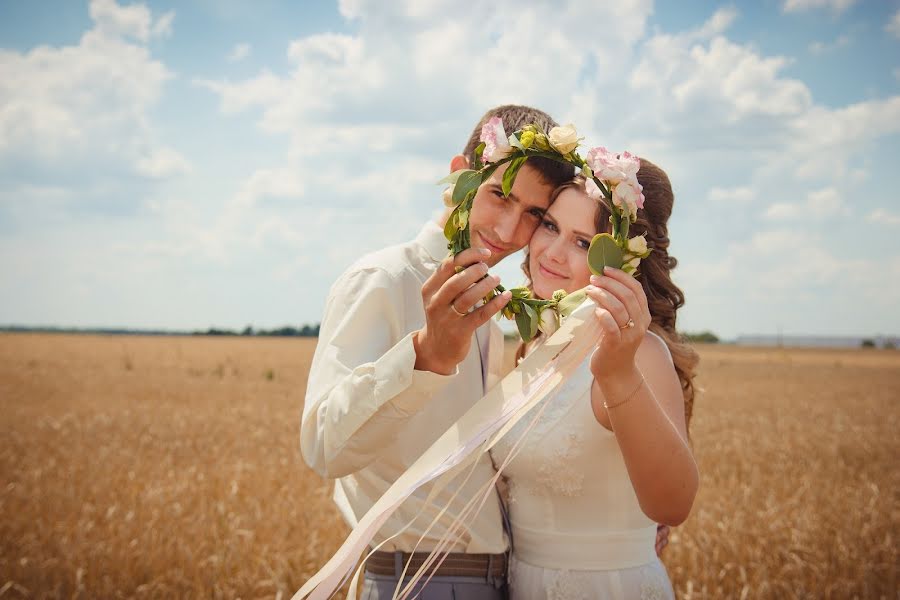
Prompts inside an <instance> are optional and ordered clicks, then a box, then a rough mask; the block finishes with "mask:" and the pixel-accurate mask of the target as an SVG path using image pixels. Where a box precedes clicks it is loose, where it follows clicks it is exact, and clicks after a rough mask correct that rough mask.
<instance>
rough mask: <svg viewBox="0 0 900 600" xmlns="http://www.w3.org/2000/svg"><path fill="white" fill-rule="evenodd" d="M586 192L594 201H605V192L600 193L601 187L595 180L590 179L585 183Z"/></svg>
mask: <svg viewBox="0 0 900 600" xmlns="http://www.w3.org/2000/svg"><path fill="white" fill-rule="evenodd" d="M584 190H585V191H586V192H587V195H588V196H589V197H591V198H593V199H594V200H603V198H604V196H603V192H601V191H600V186H599V185H597V183H596V182H595V181H594V179H593V178H591V179H588V180H587V181H586V182H585V183H584Z"/></svg>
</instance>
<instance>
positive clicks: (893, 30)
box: [884, 10, 900, 38]
mask: <svg viewBox="0 0 900 600" xmlns="http://www.w3.org/2000/svg"><path fill="white" fill-rule="evenodd" d="M884 30H885V31H887V32H888V33H890V34H891V35H893V36H894V37H897V38H900V10H898V11H897V12H895V13H894V16H893V17H891V20H890V21H889V22H888V23H887V25H885V26H884Z"/></svg>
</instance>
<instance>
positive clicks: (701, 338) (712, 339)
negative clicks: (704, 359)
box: [681, 331, 719, 344]
mask: <svg viewBox="0 0 900 600" xmlns="http://www.w3.org/2000/svg"><path fill="white" fill-rule="evenodd" d="M681 335H683V336H684V338H685V339H686V340H687V341H689V342H693V343H696V344H718V343H719V336H717V335H716V334H714V333H713V332H712V331H701V332H700V333H688V332H682V334H681Z"/></svg>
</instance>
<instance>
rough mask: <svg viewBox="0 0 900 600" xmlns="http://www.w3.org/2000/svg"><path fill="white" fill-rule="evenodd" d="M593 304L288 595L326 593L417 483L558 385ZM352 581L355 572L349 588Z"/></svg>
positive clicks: (579, 348)
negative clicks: (320, 566)
mask: <svg viewBox="0 0 900 600" xmlns="http://www.w3.org/2000/svg"><path fill="white" fill-rule="evenodd" d="M595 307H596V305H595V304H594V303H593V302H592V301H590V300H586V301H585V302H584V303H582V304H581V305H580V306H579V307H578V308H577V309H576V310H575V311H574V312H573V313H572V314H571V315H569V317H568V318H566V319H565V321H564V322H563V324H562V326H561V327H560V328H559V330H558V331H557V332H556V333H554V334H553V335H552V336H550V338H549V339H548V340H547V341H546V342H545V343H544V344H543V345H541V346H539V347H538V348H537V349H535V350H534V351H533V352H532V353H531V354H529V355H528V356H527V357H526V358H525V360H523V361H522V363H521V364H520V365H519V366H518V367H516V368H515V369H514V370H513V371H512V372H511V373H510V374H509V375H507V376H506V377H504V378H503V380H502V381H501V382H500V383H499V384H498V385H496V386H495V387H494V388H492V389H491V390H490V391H489V392H488V393H487V394H486V395H485V396H484V397H483V398H482V399H481V400H479V401H478V402H477V403H476V404H475V405H473V406H472V408H470V409H469V410H468V411H467V412H466V413H465V414H464V415H463V416H462V417H460V419H459V420H458V421H457V422H456V423H454V424H453V425H451V426H450V427H449V429H447V431H446V432H445V433H444V434H443V435H442V436H441V437H440V438H439V439H438V440H437V441H436V442H435V443H434V444H432V445H431V447H430V448H428V450H426V451H425V452H424V453H423V454H422V455H421V456H420V457H419V458H418V460H416V462H414V463H413V464H412V465H411V466H410V467H409V468H408V469H407V470H406V471H405V472H404V473H403V474H402V475H400V477H398V478H397V480H396V481H394V483H393V484H392V485H391V487H390V488H388V490H387V491H386V492H385V493H384V495H382V496H381V498H379V499H378V501H377V502H375V504H374V505H373V506H372V508H370V509H369V510H368V512H366V514H365V515H363V517H362V518H361V519H360V520H359V523H358V524H357V526H356V527H355V528H354V529H353V531H351V532H350V535H348V536H347V539H346V540H345V541H344V543H343V544H342V545H341V547H340V548H339V549H338V550H337V552H335V554H334V556H332V557H331V559H330V560H329V561H328V562H327V563H326V564H325V566H323V567H322V568H321V569H320V570H319V572H318V573H316V574H315V575H313V577H312V578H310V580H309V581H307V582H306V583H305V584H304V585H303V587H301V588H300V590H298V591H297V593H296V594H294V596H293V599H292V600H302V599H304V598H309V599H310V600H327V599H328V598H330V597H331V596H332V595H333V594H334V592H335V591H336V590H337V589H338V588H339V587H340V586H341V585H342V584H343V583H344V582H345V581H346V580H347V578H348V576H349V575H350V573H351V572H353V571H354V568H355V567H356V566H357V564H358V563H359V562H360V561H359V557H360V556H361V555H362V553H363V551H364V550H365V548H366V547H367V546H368V544H369V542H370V541H371V540H372V538H373V537H374V536H375V534H376V533H377V532H378V530H379V529H380V528H381V527H382V526H383V525H384V523H385V521H387V519H388V518H389V517H390V515H391V514H393V512H394V511H395V510H396V509H397V507H399V506H400V505H401V504H402V503H403V502H404V501H405V500H406V499H407V498H409V496H410V495H411V494H412V493H413V492H414V491H415V490H416V489H418V488H419V487H421V486H422V485H425V484H426V483H428V482H430V481H433V480H435V479H436V478H438V477H440V476H441V475H443V474H445V473H448V472H449V471H451V470H452V471H454V474H456V473H458V472H459V471H460V470H462V469H464V468H465V467H466V466H467V465H469V464H471V462H470V461H473V460H475V459H477V457H478V455H479V453H482V452H487V451H488V450H489V449H490V448H491V447H493V445H494V444H495V443H496V442H497V441H498V440H499V439H500V438H501V437H503V436H504V435H505V434H506V433H507V432H508V431H509V430H510V429H512V427H513V426H515V424H516V423H517V422H518V421H519V419H521V418H522V417H523V416H524V415H525V414H527V413H528V411H529V410H530V409H531V408H532V407H533V406H534V405H535V404H537V403H538V402H539V401H540V400H542V399H543V398H545V397H546V396H547V395H549V394H550V393H552V392H553V391H554V390H556V389H557V388H558V387H559V386H560V385H561V384H562V383H563V382H564V381H565V380H566V379H567V378H568V376H569V375H570V374H571V373H572V372H573V371H574V370H575V368H576V367H577V366H578V365H579V364H580V363H581V361H583V360H584V358H585V357H586V356H587V354H588V352H590V350H591V349H592V348H594V346H595V345H596V342H597V337H598V335H599V325H598V323H597V320H596V319H595V318H594V316H593V312H594V308H595ZM476 450H477V451H478V453H476ZM497 476H499V474H498V475H497ZM444 481H446V479H445V480H444ZM473 500H475V499H474V498H473ZM477 504H478V505H479V506H480V505H481V504H482V503H477ZM470 506H471V504H470ZM460 518H462V515H460ZM432 524H433V523H432ZM429 527H430V526H429ZM452 529H455V527H454V528H452ZM444 541H446V540H444ZM361 568H362V567H361V566H360V569H361ZM420 571H421V570H420ZM357 573H359V571H357ZM417 575H420V574H419V573H417ZM355 583H356V577H354V582H353V584H352V585H351V593H352V590H354V589H355V587H356V586H355Z"/></svg>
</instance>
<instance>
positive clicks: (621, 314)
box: [585, 285, 631, 327]
mask: <svg viewBox="0 0 900 600" xmlns="http://www.w3.org/2000/svg"><path fill="white" fill-rule="evenodd" d="M585 293H586V294H587V296H588V297H589V298H590V299H591V300H593V301H594V302H596V303H597V305H598V306H600V307H601V308H605V309H606V310H607V311H609V312H610V313H611V314H612V316H613V318H615V320H616V323H617V324H618V326H619V327H622V326H623V325H625V323H627V322H628V319H630V318H631V316H630V315H629V313H628V309H627V308H625V305H624V304H622V302H621V301H620V300H619V299H618V298H616V297H615V296H613V295H612V294H611V293H609V292H607V291H606V290H604V289H602V288H599V287H595V286H592V285H589V286H588V287H586V288H585Z"/></svg>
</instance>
